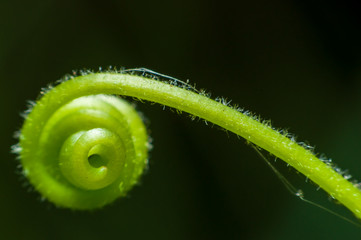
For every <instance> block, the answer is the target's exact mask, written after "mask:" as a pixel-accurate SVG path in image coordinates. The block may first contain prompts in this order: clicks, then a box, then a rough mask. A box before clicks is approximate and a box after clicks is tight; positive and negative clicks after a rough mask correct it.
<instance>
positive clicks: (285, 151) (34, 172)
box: [20, 73, 361, 218]
mask: <svg viewBox="0 0 361 240" xmlns="http://www.w3.org/2000/svg"><path fill="white" fill-rule="evenodd" d="M96 94H117V95H126V96H132V97H136V98H140V99H144V100H149V101H152V102H157V103H160V104H163V105H167V106H170V107H173V108H176V109H178V110H181V111H185V112H188V113H191V114H193V115H195V116H198V117H200V118H203V119H205V120H207V121H209V122H212V123H214V124H217V125H219V126H221V127H223V128H225V129H227V130H229V131H232V132H234V133H235V134H237V135H240V136H242V137H243V138H245V139H246V140H248V141H250V142H252V143H254V144H256V145H258V146H259V147H261V148H263V149H265V150H267V151H269V152H270V153H272V154H273V155H275V156H277V157H278V158H280V159H282V160H284V161H285V162H287V163H289V164H290V165H292V166H293V167H294V168H295V169H297V170H298V171H300V172H301V173H303V174H304V175H305V176H307V177H308V178H309V179H311V180H312V181H313V182H315V183H317V184H318V185H319V186H320V187H321V188H323V189H324V190H325V191H327V192H328V193H329V194H330V195H331V196H332V197H334V198H336V199H337V200H338V201H339V202H341V203H342V204H344V205H345V206H346V207H347V208H349V209H350V210H351V211H352V212H353V213H354V214H355V215H356V216H357V217H358V218H361V213H360V209H361V193H360V191H359V190H358V189H357V188H356V187H355V186H354V185H353V184H352V183H350V182H348V181H347V180H345V179H344V177H343V176H342V175H340V174H338V173H337V172H335V171H334V170H333V169H332V168H331V167H330V166H328V165H326V164H325V163H324V162H322V161H321V160H319V159H318V158H316V157H315V156H314V155H313V154H312V153H311V152H309V151H308V150H305V149H304V148H303V147H301V146H299V145H298V144H297V143H296V142H294V141H293V140H291V139H289V138H287V137H285V136H283V135H282V134H280V133H279V132H278V131H276V130H273V129H272V128H271V127H270V126H267V125H264V124H262V123H260V122H258V121H256V120H254V119H253V118H252V117H249V116H246V115H244V114H242V113H241V112H238V111H236V110H234V109H232V108H230V107H228V106H226V105H224V104H221V103H219V102H216V101H214V100H211V99H209V98H207V97H205V96H203V95H199V94H196V93H194V92H191V91H189V90H185V89H182V88H178V87H175V86H173V85H170V84H167V83H163V82H160V81H156V80H151V79H147V78H144V77H139V76H135V75H127V74H114V73H98V74H89V75H86V76H81V77H76V78H74V79H72V80H69V81H67V82H64V83H62V84H60V85H59V86H57V87H56V88H54V89H53V90H51V91H49V92H48V93H47V94H46V95H45V96H44V97H43V98H42V99H41V100H40V101H39V102H38V103H37V106H36V107H35V108H34V109H33V112H32V113H31V114H30V115H29V117H28V119H27V121H26V122H25V125H24V128H23V130H22V137H21V142H20V143H21V147H22V149H23V151H22V153H21V157H22V162H23V165H24V168H25V172H26V173H27V176H28V177H29V178H30V181H31V182H32V183H33V184H34V185H35V187H36V189H38V190H39V191H40V192H41V193H42V194H43V195H44V196H45V197H47V198H49V199H50V200H51V201H53V202H55V203H56V204H58V205H61V206H68V207H71V208H79V209H87V208H92V207H98V206H102V205H104V204H106V203H107V202H110V201H112V200H113V199H114V198H116V196H118V195H121V194H124V193H123V192H120V193H119V192H117V190H116V189H117V188H116V186H117V185H121V186H122V188H124V189H125V190H128V189H129V188H130V187H131V186H132V185H133V184H134V183H135V182H136V179H137V178H138V176H139V174H140V173H141V172H142V167H143V166H144V156H145V146H146V142H142V143H138V140H135V142H136V143H135V145H137V144H139V145H140V146H141V147H143V148H142V149H141V154H142V158H138V157H139V156H138V155H137V154H135V156H136V159H138V160H136V161H133V160H131V161H130V163H129V164H134V166H131V167H130V168H131V169H132V171H133V167H134V173H133V172H132V171H128V170H123V172H121V174H120V176H119V178H121V180H120V181H116V182H115V183H112V184H111V185H109V186H107V184H109V182H111V181H110V180H109V179H112V175H111V176H110V177H109V178H108V179H105V177H104V176H103V173H102V172H99V171H101V169H100V170H99V169H98V168H94V167H92V166H90V165H89V164H88V165H87V164H85V165H84V164H83V165H82V164H79V165H80V166H77V167H79V168H80V169H81V173H80V174H81V175H83V172H86V174H89V172H92V171H95V176H91V178H94V179H93V180H92V181H95V182H97V181H99V182H97V183H96V184H95V186H93V185H90V186H89V185H88V184H87V183H85V182H84V179H82V177H81V179H80V180H77V179H78V176H77V174H78V173H77V172H75V170H74V169H73V167H67V168H65V169H62V170H63V172H64V171H68V169H70V170H71V173H69V174H68V173H66V174H65V176H68V177H67V179H70V180H69V181H70V182H73V183H74V184H75V185H76V186H77V187H73V186H69V182H68V181H64V179H63V177H59V176H58V171H57V170H56V167H55V166H56V162H53V163H50V165H51V164H53V165H51V166H52V167H50V172H48V171H47V170H48V169H47V168H49V167H48V166H47V165H45V167H44V165H43V162H45V161H48V160H46V159H50V158H52V157H54V156H55V154H56V153H57V152H59V149H60V146H56V147H55V146H53V143H52V142H50V141H49V139H51V138H55V140H52V141H55V142H62V140H63V139H65V138H68V137H69V136H68V135H69V133H70V132H73V131H70V130H65V131H67V132H68V133H67V134H65V133H64V132H63V125H64V126H68V125H69V126H71V127H72V128H76V127H75V125H76V124H75V123H74V122H75V120H74V119H75V118H74V119H73V118H72V117H73V115H74V113H77V112H80V113H81V115H80V116H81V117H80V118H83V116H82V114H83V111H85V112H86V111H89V110H80V106H79V105H78V103H77V102H75V103H74V102H72V103H71V104H74V105H75V110H73V109H71V110H70V114H69V116H66V117H63V115H64V114H65V112H67V111H65V110H64V113H63V110H62V108H61V106H62V105H64V104H67V103H68V102H70V101H72V100H73V99H76V98H78V97H82V96H86V95H96ZM101 98H103V97H101ZM114 101H115V100H114ZM84 102H85V105H87V104H88V101H84ZM89 106H90V107H91V108H93V104H89ZM59 108H60V111H59V112H60V113H58V112H57V113H55V111H56V110H57V109H59ZM65 108H66V109H67V108H68V106H65ZM90 111H92V110H90ZM109 111H110V112H112V110H111V109H108V110H105V111H104V112H109ZM57 115H59V117H58V116H57ZM91 115H97V114H91ZM99 115H102V114H99ZM102 117H103V116H99V119H102ZM133 118H135V117H134V116H133ZM49 119H50V121H49V122H47V121H48V120H49ZM53 119H55V120H53ZM76 119H78V117H76ZM112 120H113V119H112ZM112 120H111V121H112ZM114 121H115V120H114ZM124 121H128V120H124ZM137 121H140V120H137ZM57 122H59V124H60V126H61V127H58V125H57ZM100 122H103V121H102V120H100ZM104 122H105V120H104ZM81 124H82V125H81V128H80V129H83V128H84V127H85V126H87V124H88V123H81ZM89 124H90V123H89ZM129 124H130V123H129ZM90 125H92V124H90ZM119 125H121V124H119ZM55 126H56V127H55ZM112 126H113V125H112ZM117 126H118V125H116V126H115V128H117ZM64 128H65V127H64ZM85 128H91V127H90V126H88V127H85ZM135 128H137V127H135ZM43 129H44V130H43ZM52 129H56V132H55V133H53V132H51V130H52ZM120 131H124V134H123V133H121V134H120V136H122V139H123V136H125V137H127V130H120ZM143 132H144V130H142V133H141V136H140V138H141V139H143V140H144V138H145V137H144V133H143ZM81 134H82V133H79V135H81ZM129 134H130V133H129ZM105 135H106V134H105ZM58 136H61V137H58ZM83 136H84V135H81V136H78V135H77V136H75V137H73V138H74V139H82V138H83ZM111 138H113V137H111ZM131 138H132V139H133V140H134V137H131ZM135 139H138V138H135ZM84 140H85V141H88V140H86V139H84ZM69 141H70V142H71V141H74V140H72V139H70V140H69V139H68V140H67V144H68V142H69ZM91 141H97V140H90V142H91ZM117 141H118V140H117V139H115V142H117ZM123 141H124V146H125V148H126V155H128V151H130V152H133V149H132V148H131V150H128V148H127V147H128V144H127V141H128V140H123ZM67 144H66V145H67ZM83 145H84V146H85V148H86V152H85V153H82V154H81V153H80V155H81V157H80V158H85V159H87V157H89V156H90V155H93V154H98V151H99V152H102V154H103V152H105V157H104V158H108V156H109V155H112V154H113V153H108V152H109V151H108V147H105V148H106V149H105V148H104V149H100V150H96V151H95V152H94V153H91V154H89V150H90V149H91V148H92V147H91V146H90V145H88V143H87V142H86V143H84V144H83ZM84 146H82V147H84ZM105 146H108V145H107V144H105ZM109 146H110V147H109V148H111V146H112V145H111V144H110V145H109ZM63 148H68V147H63ZM34 149H36V150H35V151H34ZM49 149H50V150H51V151H50V153H48V152H47V151H48V150H49ZM69 149H70V150H66V151H65V152H69V151H70V152H71V151H73V150H72V147H69ZM76 154H78V153H76ZM114 154H115V155H118V153H114ZM119 154H120V153H119ZM65 155H66V154H65ZM83 155H84V156H83ZM39 156H40V159H41V160H39V161H37V160H36V159H38V158H39ZM55 158H56V157H55ZM65 161H67V160H64V162H65ZM46 164H48V163H46ZM77 164H78V163H77ZM117 164H118V163H115V164H114V165H115V166H117ZM120 165H121V163H119V166H120ZM138 165H139V166H140V168H138ZM71 166H72V165H71ZM123 168H124V169H125V167H123ZM54 169H55V170H54ZM94 169H95V170H94ZM115 172H117V171H116V170H114V174H115ZM112 174H113V173H112ZM128 177H130V178H128ZM102 186H106V187H105V188H103V189H100V190H93V191H89V190H85V189H99V188H100V187H102ZM69 192H70V193H69ZM102 194H106V196H107V197H105V199H106V200H104V201H102V200H101V196H102ZM74 196H75V199H77V200H73V199H74ZM108 196H109V197H108ZM84 198H85V199H86V200H85V204H84V205H82V204H83V201H84ZM63 199H64V200H63ZM63 201H64V202H63ZM93 202H94V206H93Z"/></svg>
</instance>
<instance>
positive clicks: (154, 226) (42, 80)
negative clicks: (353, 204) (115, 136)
mask: <svg viewBox="0 0 361 240" xmlns="http://www.w3.org/2000/svg"><path fill="white" fill-rule="evenodd" d="M0 20H1V21H0V79H1V81H0V87H1V88H0V89H1V94H0V106H1V109H2V114H1V118H0V121H1V126H2V131H1V138H0V141H1V151H0V154H1V160H2V161H1V169H2V173H1V174H0V189H1V191H0V216H1V217H0V238H1V239H87V240H91V239H277V240H282V239H293V240H296V239H321V238H322V239H326V238H327V239H356V238H358V236H361V228H357V227H355V226H353V225H352V224H350V223H347V222H345V221H343V220H341V219H339V218H337V217H335V216H333V215H331V214H329V213H327V212H325V211H322V210H321V209H319V208H315V207H313V206H311V205H309V204H306V203H304V202H302V201H300V200H299V199H297V198H296V197H294V196H292V195H291V194H290V193H289V192H288V191H287V190H286V188H285V187H284V186H283V185H282V183H280V182H279V180H278V179H277V177H276V176H275V174H274V173H273V172H272V171H271V170H270V169H269V168H268V167H267V166H266V165H265V164H264V163H263V160H262V159H261V158H260V157H259V156H258V155H257V154H256V152H255V151H254V150H253V149H252V148H250V147H249V146H247V145H246V144H245V143H244V140H239V139H237V137H235V136H234V135H232V134H227V133H225V132H224V131H221V130H219V128H218V127H211V126H206V125H205V124H204V123H203V121H190V119H189V117H188V116H187V115H182V116H179V115H177V114H174V113H173V112H172V111H169V110H168V109H167V110H165V111H163V109H162V107H160V106H157V105H154V106H151V105H150V104H141V103H139V104H137V106H138V109H139V110H140V111H142V112H143V113H144V114H145V116H146V117H147V118H148V119H149V122H150V124H149V127H150V132H151V136H152V138H153V139H154V142H153V145H154V150H153V151H152V152H151V154H150V155H151V158H150V169H149V171H147V173H146V174H145V175H144V176H143V178H142V181H141V184H140V186H137V187H135V188H134V189H133V190H132V191H131V192H130V194H129V196H128V197H127V198H125V199H121V200H119V201H117V202H115V203H114V204H112V205H111V206H107V207H105V208H104V209H103V210H100V211H94V212H76V211H70V210H64V209H57V208H55V207H54V206H52V205H51V204H49V203H47V202H42V201H41V200H40V196H39V195H38V194H37V193H35V192H28V191H27V189H28V187H26V186H25V187H24V186H23V185H26V184H24V182H25V181H24V180H22V179H21V176H19V174H17V171H18V170H17V165H18V162H17V161H16V160H15V156H14V155H12V154H11V153H10V147H11V145H13V144H15V143H16V140H15V139H14V138H13V133H14V131H15V130H18V129H19V128H20V127H21V124H22V118H21V117H20V116H19V115H20V113H21V112H22V111H23V110H25V109H26V101H27V100H32V99H35V98H36V97H37V95H38V93H39V92H40V89H41V88H42V87H45V86H46V85H47V84H48V83H50V82H54V81H55V80H57V79H60V78H61V77H62V76H63V75H65V74H66V73H71V71H72V70H77V69H83V68H90V69H98V67H100V66H102V67H107V66H109V65H112V66H117V67H121V66H122V67H126V68H134V67H146V68H150V69H152V70H155V71H158V72H161V73H164V74H168V75H171V76H173V77H177V78H179V79H184V80H186V79H190V81H191V82H192V83H196V85H197V87H198V88H205V89H207V90H209V91H210V92H211V93H212V97H216V96H224V97H227V98H228V99H232V103H234V104H236V103H237V104H239V105H240V106H242V107H244V108H246V109H249V110H250V111H253V112H256V113H257V114H260V115H261V116H262V117H263V118H266V119H272V122H273V124H274V126H276V127H283V128H289V130H290V132H292V133H295V134H296V135H297V136H298V139H299V140H300V141H301V140H305V139H306V140H308V141H309V142H311V143H312V144H314V145H316V151H317V152H324V153H327V155H328V157H331V158H333V159H334V160H335V162H337V163H338V165H339V166H341V167H342V168H344V169H350V173H351V174H352V175H353V176H354V177H355V179H361V158H360V155H361V141H360V140H361V124H360V123H361V108H360V107H361V102H360V93H361V46H360V43H361V32H360V23H361V17H360V14H359V9H357V6H356V5H353V4H352V2H351V1H342V3H341V2H339V3H334V2H332V1H329V2H328V3H327V4H321V3H317V2H316V3H315V2H314V1H310V0H305V1H301V0H300V1H295V0H288V1H287V0H275V1H266V0H259V1H238V2H237V3H235V1H229V2H228V1H214V0H209V1H205V0H196V1H194V0H182V1H179V0H176V1H135V0H133V1H131V0H125V1H122V0H119V1H115V0H114V1H110V0H104V1H85V0H77V1H69V0H61V1H60V0H49V1H37V0H35V1H10V0H2V1H1V3H0ZM271 160H272V158H271ZM279 168H284V164H283V165H282V163H280V166H279ZM285 175H286V176H287V177H288V178H289V179H290V180H291V181H292V182H295V184H296V186H297V187H301V188H302V189H304V190H307V192H306V197H307V198H308V199H310V200H312V201H315V202H320V203H322V204H325V205H326V206H328V207H331V208H332V209H333V208H336V211H338V212H340V213H341V214H346V215H347V214H348V212H347V211H344V210H343V209H339V208H337V206H336V204H333V203H329V201H328V200H327V195H325V194H322V193H320V192H318V191H316V186H313V185H311V184H305V179H304V178H302V177H301V176H298V175H297V174H294V173H293V172H292V171H289V169H287V168H286V172H285ZM25 183H26V182H25Z"/></svg>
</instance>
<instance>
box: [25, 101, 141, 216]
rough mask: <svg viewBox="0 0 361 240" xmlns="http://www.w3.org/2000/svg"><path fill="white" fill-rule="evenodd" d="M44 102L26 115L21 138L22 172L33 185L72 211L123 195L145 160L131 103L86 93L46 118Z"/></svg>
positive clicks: (102, 203)
mask: <svg viewBox="0 0 361 240" xmlns="http://www.w3.org/2000/svg"><path fill="white" fill-rule="evenodd" d="M54 100H55V101H57V100H56V99H54ZM42 104H43V102H42V100H40V101H39V102H38V105H36V106H35V107H34V108H33V110H32V112H31V113H30V114H29V116H28V118H27V120H26V122H25V124H24V127H23V130H22V135H21V138H20V145H21V147H22V152H21V160H22V164H23V168H24V173H25V175H26V176H28V177H29V178H30V181H31V182H32V184H33V185H34V186H35V188H36V189H37V190H38V191H39V192H40V193H41V194H42V195H43V196H44V197H45V198H47V199H49V200H50V201H52V202H54V203H55V204H56V205H58V206H63V207H69V208H73V209H92V208H98V207H101V206H103V205H105V204H107V203H109V202H112V201H113V200H114V199H116V198H118V197H119V196H122V195H125V194H126V192H127V191H128V190H129V189H130V188H131V187H132V186H133V185H134V184H135V183H136V182H137V180H138V178H139V176H140V175H141V173H142V171H143V169H144V167H145V166H146V163H147V146H148V140H147V135H146V129H145V126H144V124H143V122H142V120H141V119H140V117H139V115H138V114H137V112H136V111H135V110H134V109H133V107H132V106H131V105H130V104H129V103H127V102H126V101H125V100H122V99H120V98H118V97H115V96H106V95H90V96H83V97H79V98H76V99H73V100H70V101H69V102H66V103H65V104H64V105H60V106H59V108H57V109H53V111H52V113H51V114H48V116H47V117H46V118H45V117H42V116H40V115H41V114H42V111H45V109H47V108H45V109H44V108H42ZM38 106H39V107H38ZM43 109H44V110H43ZM46 111H48V110H46ZM38 120H40V121H42V122H41V123H40V124H39V123H37V122H36V121H38ZM40 125H41V126H40ZM34 128H35V129H34ZM34 131H36V132H34Z"/></svg>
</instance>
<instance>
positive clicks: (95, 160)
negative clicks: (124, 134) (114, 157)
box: [88, 154, 108, 168]
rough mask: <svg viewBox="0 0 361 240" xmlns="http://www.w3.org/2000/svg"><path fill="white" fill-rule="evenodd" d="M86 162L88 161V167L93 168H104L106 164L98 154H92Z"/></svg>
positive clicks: (105, 160)
mask: <svg viewBox="0 0 361 240" xmlns="http://www.w3.org/2000/svg"><path fill="white" fill-rule="evenodd" d="M88 161H89V164H90V166H92V167H94V168H100V167H106V166H107V164H108V161H107V159H105V158H102V157H101V156H100V155H98V154H93V155H91V156H89V157H88Z"/></svg>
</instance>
